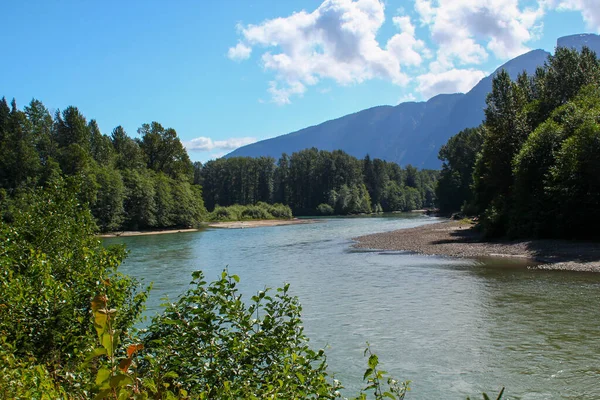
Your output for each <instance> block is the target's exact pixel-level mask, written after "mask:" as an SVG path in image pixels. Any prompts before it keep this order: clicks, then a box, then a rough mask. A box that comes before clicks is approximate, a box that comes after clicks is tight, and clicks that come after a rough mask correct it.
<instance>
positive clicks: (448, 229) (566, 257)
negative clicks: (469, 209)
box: [354, 221, 600, 272]
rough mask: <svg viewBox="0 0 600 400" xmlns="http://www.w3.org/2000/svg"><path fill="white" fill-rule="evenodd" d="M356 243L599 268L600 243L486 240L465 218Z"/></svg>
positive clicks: (556, 266)
mask: <svg viewBox="0 0 600 400" xmlns="http://www.w3.org/2000/svg"><path fill="white" fill-rule="evenodd" d="M354 240H355V241H356V243H355V245H354V246H355V247H357V248H365V249H376V250H396V251H410V252H415V253H420V254H429V255H441V256H451V257H462V258H480V257H511V258H521V259H524V260H530V261H531V266H530V268H535V269H544V270H569V271H586V272H600V244H598V243H593V242H576V241H566V240H523V241H491V242H490V241H483V240H481V237H480V235H479V233H478V232H476V231H474V230H473V229H472V225H471V224H470V223H467V222H465V221H444V222H440V223H436V224H430V225H424V226H420V227H417V228H409V229H400V230H396V231H392V232H385V233H375V234H371V235H365V236H360V237H357V238H354Z"/></svg>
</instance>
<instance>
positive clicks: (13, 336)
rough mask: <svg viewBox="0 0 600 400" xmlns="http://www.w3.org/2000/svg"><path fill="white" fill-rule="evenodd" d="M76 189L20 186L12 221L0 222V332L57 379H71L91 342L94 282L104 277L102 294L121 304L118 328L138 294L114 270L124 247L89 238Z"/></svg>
mask: <svg viewBox="0 0 600 400" xmlns="http://www.w3.org/2000/svg"><path fill="white" fill-rule="evenodd" d="M78 191H79V188H78V187H77V186H76V185H74V184H66V183H63V182H56V183H55V186H53V187H48V188H46V189H44V190H35V191H28V192H25V193H22V194H21V195H20V196H19V198H17V199H16V200H15V201H16V203H17V204H18V207H15V211H13V213H12V222H11V223H10V224H9V223H7V222H4V221H3V222H2V223H1V224H0V270H1V271H2V273H1V274H0V337H5V338H6V339H5V341H6V343H8V344H10V346H11V347H12V348H13V354H14V355H15V356H16V357H30V358H31V359H32V360H35V363H39V364H40V365H45V367H46V368H47V370H48V371H50V372H51V373H52V375H53V376H54V377H55V379H57V380H60V381H61V382H63V384H67V383H68V382H71V383H72V384H74V382H72V380H73V379H75V375H78V373H77V372H76V370H77V366H78V365H79V363H80V362H81V360H82V359H83V357H84V355H85V353H86V352H87V350H88V349H89V348H90V347H91V346H92V345H93V341H90V339H91V338H90V335H89V329H90V321H89V317H90V305H89V301H90V299H91V298H92V297H94V295H95V294H96V293H97V292H98V287H99V282H102V281H104V282H106V288H105V293H106V294H107V295H109V296H110V297H111V298H112V299H113V302H114V304H115V305H116V306H117V307H119V309H121V310H122V314H123V316H124V318H123V319H122V320H121V321H120V322H119V324H118V328H119V329H120V330H121V331H122V332H124V331H125V330H127V329H128V328H129V327H131V325H132V324H133V323H134V322H135V321H136V320H137V318H138V317H139V315H140V313H141V311H142V307H143V303H144V301H145V299H146V292H143V291H139V285H138V283H137V282H136V281H135V279H133V278H130V277H128V276H124V275H122V274H120V273H118V272H117V266H118V265H119V264H120V262H121V261H122V260H123V258H124V257H125V250H124V248H122V247H115V248H110V249H106V248H104V247H103V246H102V244H101V242H100V241H99V240H98V239H97V238H95V233H96V225H95V223H94V220H93V217H92V215H91V213H90V211H89V210H88V209H87V208H86V207H85V206H84V205H82V204H80V203H79V202H78V200H77V197H76V193H77V192H78ZM79 378H80V379H81V376H80V375H79ZM64 382H67V383H64Z"/></svg>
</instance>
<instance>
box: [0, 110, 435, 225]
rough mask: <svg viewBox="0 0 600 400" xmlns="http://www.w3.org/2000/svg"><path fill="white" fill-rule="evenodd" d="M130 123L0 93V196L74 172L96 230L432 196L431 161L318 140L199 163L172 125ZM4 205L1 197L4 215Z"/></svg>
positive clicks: (386, 207) (345, 208) (412, 201)
mask: <svg viewBox="0 0 600 400" xmlns="http://www.w3.org/2000/svg"><path fill="white" fill-rule="evenodd" d="M137 133H138V135H139V136H138V137H136V138H135V139H132V138H130V137H129V136H128V135H127V134H126V132H125V130H124V129H123V128H122V127H121V126H118V127H116V128H115V129H114V130H113V131H112V132H111V134H110V135H105V134H102V133H101V131H100V129H99V127H98V124H97V123H96V121H95V120H90V121H89V122H88V121H87V119H86V118H85V117H84V116H83V115H82V114H81V112H80V111H79V110H78V109H77V108H76V107H73V106H70V107H67V108H66V109H65V110H63V111H62V112H61V111H60V110H58V111H56V112H55V113H54V116H52V115H51V114H50V113H49V111H48V109H47V108H46V107H45V106H44V105H43V104H42V102H40V101H39V100H32V101H31V102H30V103H29V105H27V106H26V107H25V108H24V109H23V110H19V109H18V108H17V104H16V101H15V100H14V99H13V101H12V102H11V104H10V106H9V104H8V103H7V101H6V99H5V98H2V99H1V100H0V198H3V199H6V200H9V199H15V198H18V197H19V194H20V193H22V192H26V191H27V190H29V189H31V188H35V187H38V186H42V187H44V186H47V185H48V183H49V182H52V181H53V180H54V179H56V178H57V177H64V178H69V177H78V179H80V180H81V182H82V185H81V186H80V189H81V190H80V192H79V194H78V197H79V199H80V201H81V202H83V203H86V204H89V206H90V209H91V212H92V215H93V216H94V218H95V220H96V223H97V225H98V228H99V230H100V231H101V232H107V231H122V230H155V229H167V228H187V227H194V226H197V225H199V224H200V223H201V222H203V221H208V220H215V221H223V220H235V219H239V220H247V219H273V218H277V219H278V218H283V219H289V218H291V216H292V212H293V213H294V214H299V215H302V214H304V215H306V214H310V215H314V214H323V215H329V214H357V213H371V212H380V211H409V210H413V209H416V208H422V207H431V206H433V203H434V200H435V199H434V188H435V182H436V180H437V174H438V172H437V171H419V170H417V169H416V168H414V167H411V166H407V167H406V168H400V167H399V166H398V165H397V164H393V163H387V162H385V161H382V160H378V159H375V160H371V159H370V158H369V157H368V156H367V157H365V159H364V160H358V159H356V158H354V157H351V156H349V155H348V154H346V153H344V152H342V151H334V152H326V151H317V150H316V149H307V150H303V151H300V152H298V153H294V154H292V155H291V156H288V155H286V154H283V155H282V157H281V159H280V160H279V161H278V163H277V164H275V160H274V159H272V158H265V157H262V158H257V159H253V158H250V157H239V158H230V159H224V158H223V159H218V160H215V161H209V162H208V163H206V164H205V165H202V163H200V162H195V163H192V161H191V160H190V158H189V156H188V154H187V152H186V150H185V148H184V146H183V144H182V143H181V141H180V139H179V138H178V136H177V132H176V131H175V130H174V129H172V128H164V127H163V126H162V125H161V124H159V123H158V122H152V123H149V124H143V125H142V126H141V127H140V128H139V129H138V131H137ZM201 185H203V186H204V190H203V188H202V186H201ZM205 204H206V207H205ZM225 207H228V208H225ZM229 207H231V208H229ZM207 208H208V210H207ZM10 211H11V207H8V206H5V207H4V210H3V212H4V213H5V217H7V218H9V217H10ZM209 211H210V212H209Z"/></svg>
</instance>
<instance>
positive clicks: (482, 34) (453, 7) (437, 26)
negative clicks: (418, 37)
mask: <svg viewBox="0 0 600 400" xmlns="http://www.w3.org/2000/svg"><path fill="white" fill-rule="evenodd" d="M578 1H584V0H578ZM544 4H545V3H544V2H539V4H538V5H537V7H536V8H531V7H520V6H519V1H518V0H489V1H485V2H482V1H480V0H416V2H415V10H416V12H417V14H418V15H419V17H420V22H421V24H422V25H423V26H427V27H429V30H430V33H431V38H432V39H433V41H434V42H436V44H438V45H439V50H438V54H437V60H436V61H437V62H436V64H434V67H435V68H438V69H449V68H450V67H452V66H454V63H458V64H462V65H467V64H480V63H482V62H484V61H485V60H486V59H487V58H488V55H489V53H488V52H491V53H493V54H494V55H495V56H496V57H498V58H500V59H508V58H512V57H515V56H517V55H519V54H523V53H524V52H526V51H528V50H529V49H528V47H527V45H526V43H527V42H529V41H531V40H533V39H535V38H536V35H537V34H538V33H539V31H540V28H541V23H540V20H541V18H542V17H543V15H544V13H545V6H544Z"/></svg>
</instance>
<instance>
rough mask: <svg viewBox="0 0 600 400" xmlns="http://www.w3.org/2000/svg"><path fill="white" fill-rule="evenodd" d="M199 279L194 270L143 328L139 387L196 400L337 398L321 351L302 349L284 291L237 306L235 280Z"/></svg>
mask: <svg viewBox="0 0 600 400" xmlns="http://www.w3.org/2000/svg"><path fill="white" fill-rule="evenodd" d="M203 278H204V277H203V275H202V273H201V272H195V273H194V274H193V281H192V286H193V287H192V288H191V289H190V290H188V291H187V292H186V293H185V294H184V295H183V296H181V297H180V298H179V299H178V300H177V302H175V303H171V304H168V305H167V306H166V309H165V311H164V312H163V314H161V315H159V316H157V317H156V318H154V319H153V321H152V325H151V326H150V327H149V328H148V334H147V336H146V337H145V339H144V350H143V351H142V354H144V362H142V363H141V364H140V373H141V374H143V375H144V376H148V375H149V376H150V377H151V378H150V379H149V380H148V382H150V381H151V382H152V383H150V384H148V383H147V384H146V385H147V387H149V388H156V389H157V390H158V389H159V386H160V385H157V382H159V381H160V382H163V387H177V388H180V389H183V390H185V391H186V392H188V393H194V394H195V395H198V397H199V398H256V399H258V398H317V397H318V398H335V397H336V396H337V393H336V390H337V389H338V388H339V387H338V386H337V385H335V384H334V383H333V382H332V381H330V379H329V377H328V375H327V372H326V368H327V364H326V358H325V354H324V352H323V350H319V351H313V350H312V349H310V347H309V346H308V339H307V338H306V337H305V336H304V334H303V327H302V321H301V319H300V313H301V310H302V308H301V306H300V304H299V303H298V299H297V298H295V297H292V296H291V295H290V294H289V285H285V286H284V287H282V288H279V289H277V290H276V291H275V292H271V291H270V290H269V289H265V290H264V291H261V292H259V293H257V294H256V295H255V296H252V298H251V299H249V301H246V302H244V301H242V296H241V295H240V294H239V292H238V290H237V284H238V282H239V277H237V276H236V275H230V274H228V273H227V272H226V271H224V272H223V273H222V275H221V278H220V279H218V280H216V281H215V282H212V283H210V284H207V283H206V282H205V281H204V279H203ZM174 354H177V357H173V355H174ZM165 383H168V385H165Z"/></svg>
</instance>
